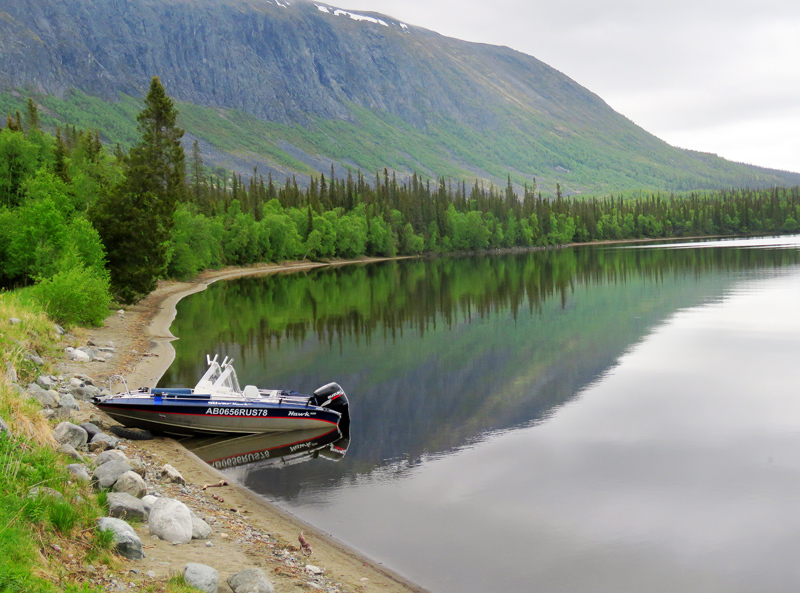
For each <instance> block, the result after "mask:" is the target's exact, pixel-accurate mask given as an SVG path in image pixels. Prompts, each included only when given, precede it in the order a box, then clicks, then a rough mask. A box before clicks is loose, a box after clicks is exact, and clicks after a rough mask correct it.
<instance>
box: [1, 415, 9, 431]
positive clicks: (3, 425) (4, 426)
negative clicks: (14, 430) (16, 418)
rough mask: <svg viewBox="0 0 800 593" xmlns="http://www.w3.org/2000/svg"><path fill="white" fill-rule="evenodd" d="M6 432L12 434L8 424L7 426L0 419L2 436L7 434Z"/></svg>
mask: <svg viewBox="0 0 800 593" xmlns="http://www.w3.org/2000/svg"><path fill="white" fill-rule="evenodd" d="M6 432H8V433H10V431H9V430H8V424H6V421H5V420H3V419H2V418H0V434H3V433H6Z"/></svg>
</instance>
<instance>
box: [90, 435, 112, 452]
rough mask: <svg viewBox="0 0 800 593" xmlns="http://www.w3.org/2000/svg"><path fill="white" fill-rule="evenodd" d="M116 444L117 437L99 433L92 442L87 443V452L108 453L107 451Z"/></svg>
mask: <svg viewBox="0 0 800 593" xmlns="http://www.w3.org/2000/svg"><path fill="white" fill-rule="evenodd" d="M118 444H119V439H118V438H117V437H114V436H111V435H110V434H106V433H104V432H101V433H100V434H96V435H94V436H93V437H92V440H91V441H89V450H90V451H96V452H97V451H108V450H109V449H114V448H116V446H117V445H118Z"/></svg>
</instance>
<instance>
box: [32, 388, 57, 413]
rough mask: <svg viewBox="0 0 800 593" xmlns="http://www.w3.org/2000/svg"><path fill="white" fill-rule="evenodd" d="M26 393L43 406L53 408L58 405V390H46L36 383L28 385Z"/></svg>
mask: <svg viewBox="0 0 800 593" xmlns="http://www.w3.org/2000/svg"><path fill="white" fill-rule="evenodd" d="M27 391H28V395H29V396H31V397H32V398H33V399H35V400H36V401H37V402H39V403H40V404H42V407H44V408H55V407H56V406H57V405H58V392H57V391H54V390H47V391H45V390H44V389H42V388H41V386H39V385H38V384H36V383H31V384H30V385H28V389H27Z"/></svg>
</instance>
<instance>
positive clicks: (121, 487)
mask: <svg viewBox="0 0 800 593" xmlns="http://www.w3.org/2000/svg"><path fill="white" fill-rule="evenodd" d="M129 465H130V464H129ZM112 490H114V492H125V493H126V494H130V495H131V496H134V497H136V498H141V497H142V496H144V495H145V494H147V484H145V482H144V480H143V479H142V477H141V476H140V475H139V474H137V473H136V472H134V471H128V472H125V473H124V474H122V475H121V476H120V477H119V478H117V481H116V482H114V487H113V488H112Z"/></svg>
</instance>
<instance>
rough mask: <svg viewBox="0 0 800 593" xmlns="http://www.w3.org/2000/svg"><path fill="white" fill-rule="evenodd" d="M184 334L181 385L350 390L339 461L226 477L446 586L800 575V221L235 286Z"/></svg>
mask: <svg viewBox="0 0 800 593" xmlns="http://www.w3.org/2000/svg"><path fill="white" fill-rule="evenodd" d="M172 329H173V332H174V333H175V334H176V335H177V336H179V337H180V338H181V339H180V340H179V341H177V342H176V343H175V346H176V349H177V359H176V362H175V364H174V365H173V367H172V368H171V369H170V371H169V373H168V374H167V375H166V376H165V378H164V379H163V380H162V384H164V385H179V384H188V383H194V382H195V381H196V379H197V377H198V376H199V375H200V374H201V373H202V370H203V366H204V355H205V353H206V352H220V353H222V354H230V355H232V356H234V357H235V358H236V359H237V369H239V375H240V379H241V381H242V383H243V384H244V383H255V384H259V385H263V386H269V387H293V388H298V389H300V390H304V391H309V390H313V389H314V388H316V387H317V386H319V385H321V384H323V383H326V382H328V381H330V380H336V381H338V382H339V383H341V384H342V385H343V386H344V387H345V389H346V390H347V392H348V395H349V397H350V401H351V409H352V417H353V421H352V430H351V441H350V443H349V449H348V450H347V454H346V455H345V456H344V457H343V458H342V459H341V460H340V461H338V462H332V461H331V460H330V457H331V455H327V456H320V457H319V458H316V459H312V458H311V456H307V457H306V458H304V459H300V458H296V459H295V461H298V462H297V463H294V464H291V465H286V466H282V465H281V464H277V465H265V464H263V463H261V464H259V463H255V464H251V465H244V466H239V467H236V468H233V469H231V470H228V471H230V472H231V473H232V475H235V476H236V477H238V478H239V479H241V480H243V481H244V482H245V483H246V485H247V486H248V487H250V488H252V489H253V490H255V491H257V492H259V493H261V494H263V495H264V496H266V497H267V498H269V499H271V500H273V501H275V502H277V503H278V504H279V505H281V506H282V507H284V508H286V509H288V510H290V511H291V512H293V513H295V514H296V515H298V516H300V517H301V518H303V519H305V520H307V521H309V522H311V523H313V524H314V525H317V526H318V527H320V528H322V529H323V530H325V531H328V532H329V533H332V534H334V535H335V536H336V537H337V538H339V539H341V540H343V541H344V542H346V543H347V544H349V545H351V546H354V547H355V548H357V549H359V550H361V551H363V552H365V553H366V554H367V555H369V556H371V557H373V558H375V559H376V560H378V561H380V562H383V563H384V564H385V565H386V566H388V567H390V568H393V569H395V570H397V571H398V572H400V573H401V574H403V575H404V576H406V577H408V578H410V579H411V580H413V581H415V582H417V583H418V584H420V585H422V586H424V587H427V588H429V589H430V590H431V591H434V592H436V593H450V592H452V593H455V592H470V591H475V592H479V591H480V592H481V593H483V592H485V591H487V590H490V591H519V590H528V591H547V592H561V591H563V592H570V593H575V592H583V591H586V592H590V591H591V592H593V593H598V592H606V591H608V592H614V593H618V592H619V591H664V592H675V593H678V592H681V593H683V592H686V591H692V592H706V591H708V592H712V591H713V592H717V591H719V592H723V591H724V592H725V593H731V592H738V591H741V592H752V591H770V592H771V593H775V592H782V591H787V592H788V591H796V590H797V587H798V584H800V563H798V562H797V550H799V549H800V237H789V238H787V237H781V238H776V239H748V240H736V241H719V242H704V243H700V244H695V243H691V244H678V245H672V246H647V247H634V248H631V247H625V248H599V247H586V248H580V249H563V250H557V251H550V252H537V253H530V254H521V255H509V256H502V257H500V256H498V257H482V258H464V259H441V260H434V261H403V262H388V263H384V264H373V265H368V266H347V267H342V268H339V269H326V270H317V271H313V272H309V273H307V274H292V275H282V276H273V277H266V278H260V279H253V278H249V279H240V280H236V281H231V282H225V283H217V284H214V285H212V286H211V287H210V288H209V289H208V290H207V291H206V292H203V293H199V294H197V295H194V296H191V297H189V298H187V299H185V300H184V301H182V302H181V303H180V304H179V308H178V316H177V319H176V322H175V324H174V326H173V328H172ZM299 461H308V462H299ZM279 467H282V469H277V468H279Z"/></svg>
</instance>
